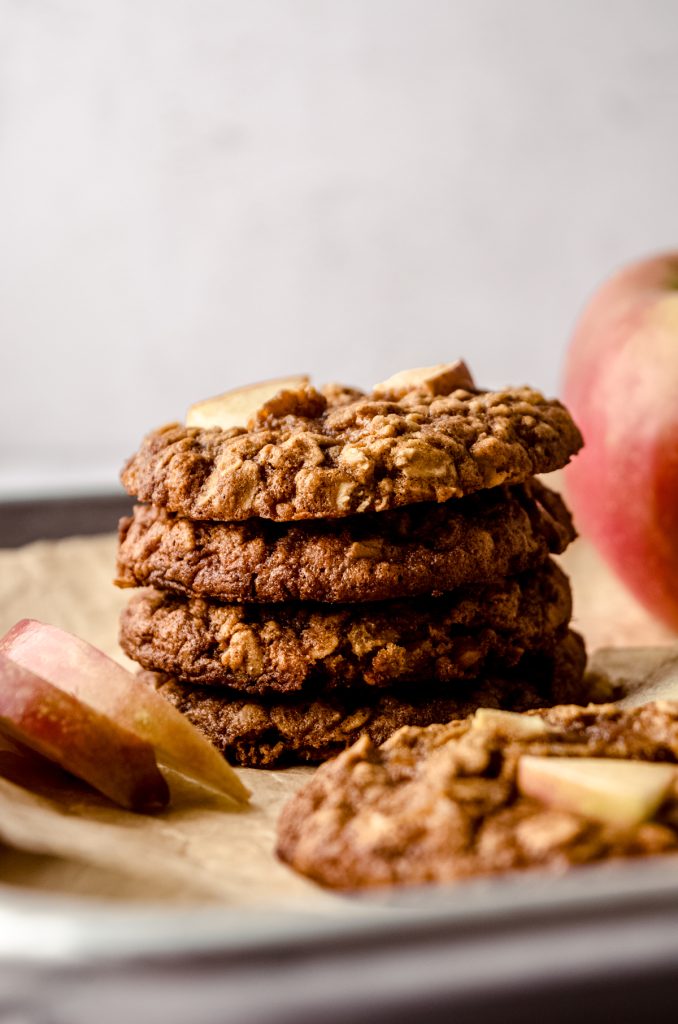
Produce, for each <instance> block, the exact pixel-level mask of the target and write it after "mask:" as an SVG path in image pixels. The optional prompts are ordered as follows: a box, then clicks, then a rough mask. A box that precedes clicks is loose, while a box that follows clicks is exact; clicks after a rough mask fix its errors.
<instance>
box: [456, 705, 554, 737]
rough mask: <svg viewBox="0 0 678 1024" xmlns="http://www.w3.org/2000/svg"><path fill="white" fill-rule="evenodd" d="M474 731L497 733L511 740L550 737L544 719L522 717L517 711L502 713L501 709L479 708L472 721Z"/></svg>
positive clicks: (530, 716)
mask: <svg viewBox="0 0 678 1024" xmlns="http://www.w3.org/2000/svg"><path fill="white" fill-rule="evenodd" d="M471 728H472V729H482V730H483V732H496V733H500V734H501V735H502V736H506V737H507V738H509V739H516V740H523V739H531V738H532V737H534V738H535V739H536V738H537V737H538V736H546V735H548V731H549V730H548V726H547V725H546V722H545V721H544V720H543V718H537V717H536V716H533V715H521V714H519V713H518V712H517V711H501V710H500V709H499V708H478V710H477V711H476V713H475V714H474V716H473V719H472V721H471Z"/></svg>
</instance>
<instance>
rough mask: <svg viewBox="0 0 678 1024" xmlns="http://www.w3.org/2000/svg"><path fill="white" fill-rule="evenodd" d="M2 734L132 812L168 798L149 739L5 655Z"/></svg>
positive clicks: (1, 662) (0, 657) (0, 684)
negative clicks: (138, 735)
mask: <svg viewBox="0 0 678 1024" xmlns="http://www.w3.org/2000/svg"><path fill="white" fill-rule="evenodd" d="M0 733H2V734H3V735H5V736H8V737H9V739H11V740H15V741H18V742H19V743H20V744H22V745H23V746H24V747H28V748H30V749H31V750H34V751H35V752H36V753H38V754H40V755H41V756H42V757H46V758H48V760H50V761H53V762H55V763H56V764H58V765H59V766H60V767H61V768H64V769H65V770H66V771H68V772H70V773H71V774H72V775H75V776H77V777H78V778H79V779H83V780H84V781H85V782H88V783H89V784H90V785H91V786H93V787H94V788H95V789H98V790H99V792H100V793H104V794H105V795H106V796H108V797H109V798H110V799H111V800H113V801H114V802H115V803H118V804H121V805H122V806H123V807H127V808H129V809H130V810H133V811H154V810H160V809H161V808H163V807H165V806H166V805H167V803H168V801H169V789H168V787H167V783H166V782H165V780H164V778H163V777H162V775H161V774H160V771H159V769H158V766H157V764H156V760H155V755H154V752H153V748H152V747H151V745H150V744H149V743H146V742H145V741H144V740H140V739H139V738H138V737H137V736H135V735H134V734H133V733H131V732H129V731H128V730H126V729H123V728H121V726H119V725H117V724H116V723H115V722H114V721H112V720H111V719H110V718H106V717H105V716H104V715H101V714H99V712H97V711H94V710H93V709H92V708H90V707H88V706H87V705H86V704H83V703H82V702H81V701H79V700H77V699H76V698H75V697H73V696H72V695H71V694H69V693H65V692H64V691H63V690H60V689H58V688H57V687H56V686H52V684H51V683H48V682H47V681H46V680H45V679H41V678H40V676H37V675H35V674H34V673H33V672H31V671H29V670H28V669H26V668H24V667H23V666H22V665H18V664H16V663H15V662H13V661H11V660H10V659H9V658H7V657H6V656H5V655H4V654H0Z"/></svg>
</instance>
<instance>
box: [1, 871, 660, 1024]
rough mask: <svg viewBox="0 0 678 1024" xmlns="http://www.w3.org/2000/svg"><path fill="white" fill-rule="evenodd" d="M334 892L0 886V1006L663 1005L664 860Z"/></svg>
mask: <svg viewBox="0 0 678 1024" xmlns="http://www.w3.org/2000/svg"><path fill="white" fill-rule="evenodd" d="M345 900H346V901H347V902H349V903H350V905H351V910H352V913H350V914H346V913H342V914H340V915H335V914H317V913H314V914H313V915H310V914H294V913H290V912H276V913H267V912H266V911H265V910H257V911H246V912H243V911H241V910H239V911H235V910H229V909H219V910H190V909H188V910H186V909H183V910H181V911H177V910H166V909H163V908H162V907H161V906H150V905H149V906H139V905H138V904H135V905H133V906H132V905H130V906H124V905H111V904H104V903H99V902H96V901H90V900H73V899H70V898H69V899H67V900H65V899H59V898H57V897H53V898H47V899H45V897H44V896H40V898H36V897H35V896H34V895H31V894H29V893H22V892H19V891H17V890H16V889H12V890H9V889H7V888H5V889H0V991H1V993H2V1004H1V1006H2V1009H3V1010H4V1012H5V1014H7V1013H8V1012H9V1011H10V1010H11V1012H12V1013H13V1014H19V1016H18V1017H16V1018H15V1017H12V1018H11V1019H12V1020H14V1019H17V1020H21V1021H24V1020H27V1021H33V1020H35V1021H36V1022H37V1021H39V1022H47V1021H49V1022H55V1024H56V1022H62V1021H63V1022H64V1024H65V1022H67V1021H68V1022H72V1024H80V1022H81V1021H82V1022H85V1021H88V1022H89V1021H92V1020H96V1021H97V1022H98V1024H108V1022H109V1021H110V1022H111V1024H112V1022H114V1021H115V1022H116V1024H117V1022H119V1021H120V1020H121V1019H125V1017H127V1018H128V1019H131V1020H142V1019H143V1020H145V1021H156V1020H157V1021H163V1022H165V1024H174V1022H175V1021H176V1022H180V1021H181V1022H184V1021H188V1020H190V1021H191V1022H193V1024H202V1022H211V1021H221V1020H227V1021H231V1020H232V1021H237V1022H242V1024H250V1022H258V1021H264V1020H266V1021H268V1022H269V1024H270V1022H273V1024H276V1022H286V1021H293V1020H294V1021H303V1022H306V1021H308V1022H314V1021H323V1022H334V1021H336V1022H343V1021H347V1022H348V1021H357V1020H370V1021H381V1020H389V1021H399V1020H422V1019H423V1020H438V1019H440V1020H451V1019H454V1020H455V1021H463V1020H466V1019H468V1020H474V1021H476V1022H478V1021H493V1020H495V1019H496V1020H502V1021H509V1020H513V1019H516V1020H519V1019H520V1020H525V1019H535V1020H541V1019H544V1020H547V1019H548V1020H549V1021H554V1020H555V1021H558V1020H571V1019H572V1014H574V1012H575V1008H576V1007H577V1006H578V1002H579V1003H581V1004H582V1005H581V1006H578V1008H577V1010H576V1012H577V1016H578V1017H579V1019H583V1020H589V1019H590V1020H594V1019H600V1018H599V1017H598V1016H597V1014H598V1010H595V1005H596V999H598V1000H601V999H602V1002H601V1003H600V1007H601V1008H602V1009H605V1016H606V1017H607V1018H608V1019H614V1020H616V1021H619V1020H635V1019H645V1020H655V1019H658V1017H657V1016H655V1014H657V1013H659V1009H660V1006H667V1007H668V1006H669V1005H671V1006H673V1004H674V1002H675V1000H676V996H675V989H676V982H678V858H676V857H673V856H671V857H664V858H656V859H654V860H652V861H638V862H629V861H624V862H621V861H620V862H617V863H611V864H606V865H602V866H600V867H593V868H580V869H577V870H574V871H571V872H569V873H568V874H567V875H564V876H561V877H554V876H553V875H545V874H541V873H538V872H537V873H531V874H523V875H516V876H513V877H509V878H503V879H496V880H486V881H476V882H472V883H464V884H459V885H455V886H448V887H435V888H431V889H427V888H423V889H421V888H420V889H410V890H400V891H396V892H384V893H383V894H380V893H376V894H374V895H372V896H369V897H360V898H355V897H345ZM594 997H595V998H594ZM650 997H651V998H652V1012H651V1013H650V1014H649V1015H648V1004H647V999H648V998H650ZM662 1000H664V1001H662ZM667 1000H668V1002H667ZM547 1005H548V1006H549V1007H550V1009H549V1010H548V1015H547V1014H546V1009H545V1007H546V1006H547ZM539 1006H541V1007H542V1011H543V1014H544V1015H543V1017H542V1016H541V1015H539V1016H537V1017H532V1018H530V1017H527V1018H526V1017H525V1016H524V1014H525V1013H526V1012H528V1010H529V1008H530V1007H532V1010H530V1012H534V1013H538V1011H539ZM613 1008H614V1016H613V1017H609V1014H610V1012H611V1011H612V1009H613ZM643 1008H644V1009H643ZM601 1012H602V1011H601ZM643 1013H644V1016H642V1014H643ZM635 1014H638V1016H637V1017H636V1016H635ZM451 1015H453V1017H452V1016H451ZM2 1019H3V1020H4V1019H8V1020H9V1019H10V1018H9V1017H3V1018H2Z"/></svg>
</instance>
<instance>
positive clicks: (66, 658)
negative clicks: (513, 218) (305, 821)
mask: <svg viewBox="0 0 678 1024" xmlns="http://www.w3.org/2000/svg"><path fill="white" fill-rule="evenodd" d="M3 654H4V655H5V656H6V657H8V658H11V660H12V661H14V662H16V663H17V664H19V665H22V666H23V667H24V668H26V669H28V670H29V671H31V672H34V673H36V674H37V675H39V676H41V677H42V678H43V679H46V680H47V681H48V682H50V683H52V684H53V685H54V686H57V687H58V688H59V689H61V690H64V691H65V692H66V693H69V694H71V696H73V697H75V698H76V700H79V701H82V702H83V703H84V704H87V705H88V706H89V707H91V708H93V709H94V710H95V711H97V712H99V714H101V715H105V716H107V717H108V718H109V719H111V720H112V721H113V722H114V723H117V725H118V726H120V727H121V728H122V729H126V730H129V732H131V733H133V734H134V735H135V736H136V737H137V738H138V739H140V740H143V741H145V742H146V743H150V744H151V746H152V747H153V748H154V749H155V752H156V756H157V758H158V760H159V761H160V763H161V764H165V765H168V766H169V767H170V768H174V769H176V771H178V772H181V773H182V774H183V775H186V776H187V777H188V778H190V779H194V780H195V781H196V782H198V783H200V784H201V785H203V786H206V787H207V788H208V789H212V790H214V791H215V792H217V793H223V794H224V795H226V796H229V797H230V798H231V799H232V800H234V801H235V802H236V803H242V804H244V803H247V801H248V799H249V790H248V789H247V787H246V786H244V785H243V783H242V782H241V780H240V779H239V778H238V776H237V775H236V773H235V771H234V770H233V768H231V766H230V765H229V764H228V763H227V762H226V761H225V760H224V758H223V757H222V755H221V754H220V753H219V751H218V750H217V749H216V747H213V746H212V744H211V743H210V742H209V741H208V740H207V739H206V738H205V737H204V736H203V735H202V733H200V732H199V731H198V730H197V729H196V728H195V726H193V725H191V723H190V722H189V721H188V719H187V718H186V717H185V716H184V715H182V714H180V712H178V711H177V710H176V708H174V707H172V705H171V704H170V703H169V702H168V701H166V700H165V699H164V698H163V697H161V696H160V695H159V694H158V693H156V692H155V691H154V690H152V689H150V687H147V686H144V685H143V684H142V683H140V682H139V680H138V679H136V678H135V677H134V676H132V675H131V674H130V673H129V672H128V671H127V670H126V669H124V668H123V667H122V665H118V663H117V662H115V661H113V660H112V659H111V658H109V657H107V656H106V655H105V654H104V653H103V652H102V651H100V650H98V648H96V647H93V646H92V644H88V643H87V642H86V641H85V640H81V639H80V637H76V636H73V635H72V634H70V633H66V632H65V631H64V630H63V629H59V628H58V627H57V626H51V625H48V624H47V623H43V622H37V621H36V620H35V619H22V620H21V621H20V622H17V623H16V625H14V626H13V627H12V628H11V629H10V630H9V632H8V633H6V634H5V635H4V636H3V637H0V656H2V655H3Z"/></svg>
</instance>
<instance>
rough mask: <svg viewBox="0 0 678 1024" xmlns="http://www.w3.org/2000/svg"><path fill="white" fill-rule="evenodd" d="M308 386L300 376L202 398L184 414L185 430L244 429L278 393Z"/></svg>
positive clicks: (303, 377)
mask: <svg viewBox="0 0 678 1024" xmlns="http://www.w3.org/2000/svg"><path fill="white" fill-rule="evenodd" d="M309 382H310V378H309V377H307V376H306V375H305V374H302V375H300V376H297V377H280V378H278V379H277V380H266V381H263V382H262V383H261V384H249V385H248V386H247V387H244V388H234V390H233V391H225V392H224V393H223V394H222V395H215V397H214V398H206V399H205V400H204V401H203V402H196V404H195V405H192V406H191V407H190V409H189V410H188V413H187V414H186V426H187V427H221V429H222V430H229V429H230V428H231V427H244V426H246V425H247V423H248V422H249V420H251V419H252V417H253V416H254V414H255V413H256V412H257V410H258V409H261V407H262V405H265V404H266V402H268V401H270V400H271V398H273V396H274V395H277V394H278V392H279V391H288V390H289V391H297V390H298V389H299V388H303V387H306V385H307V384H308V383H309Z"/></svg>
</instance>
